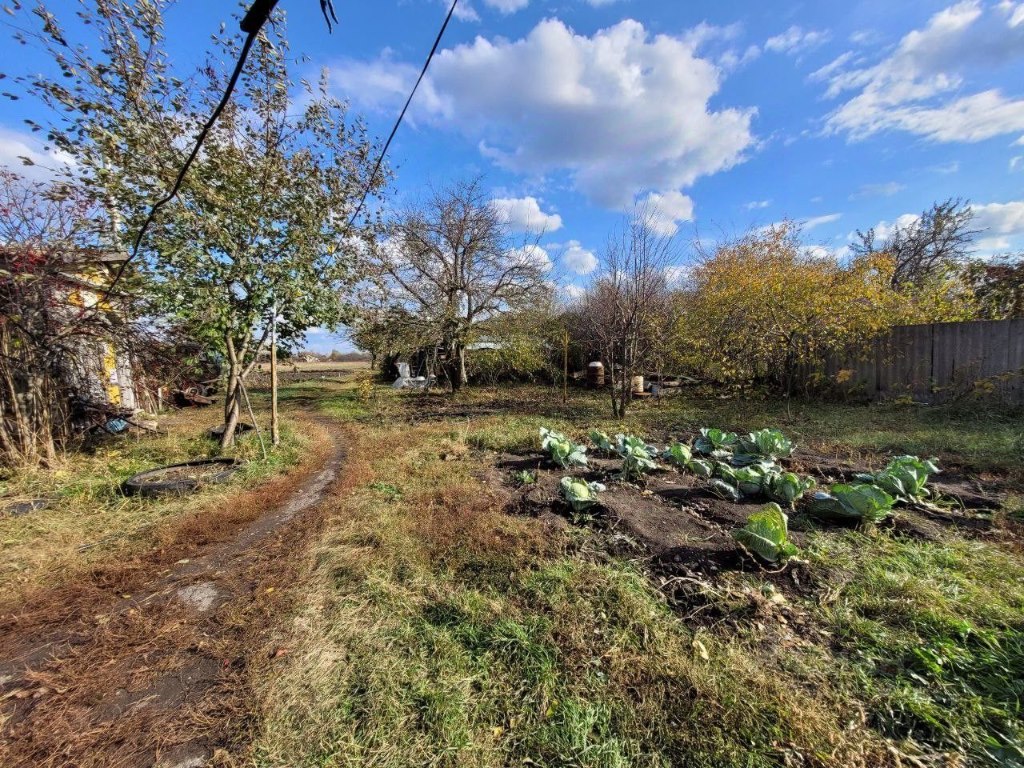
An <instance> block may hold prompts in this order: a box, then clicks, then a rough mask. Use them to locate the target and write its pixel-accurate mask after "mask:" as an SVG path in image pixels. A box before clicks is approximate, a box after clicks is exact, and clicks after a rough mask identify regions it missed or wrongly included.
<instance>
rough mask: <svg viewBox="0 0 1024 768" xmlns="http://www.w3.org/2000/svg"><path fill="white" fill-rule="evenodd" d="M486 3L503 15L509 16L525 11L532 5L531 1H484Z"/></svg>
mask: <svg viewBox="0 0 1024 768" xmlns="http://www.w3.org/2000/svg"><path fill="white" fill-rule="evenodd" d="M484 3H485V4H486V5H489V6H490V7H491V8H494V9H496V10H498V11H500V12H501V13H504V14H509V13H515V12H516V11H521V10H523V8H525V7H526V6H528V5H529V4H530V0H484Z"/></svg>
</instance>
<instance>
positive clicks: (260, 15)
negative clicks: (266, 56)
mask: <svg viewBox="0 0 1024 768" xmlns="http://www.w3.org/2000/svg"><path fill="white" fill-rule="evenodd" d="M276 4H277V0H256V2H254V3H253V5H252V7H251V8H250V9H249V12H248V13H247V14H246V15H245V18H243V19H242V23H241V28H242V30H243V31H244V32H248V34H247V35H246V38H245V42H244V43H243V44H242V50H241V52H240V53H239V56H238V61H237V62H236V63H235V68H234V70H233V71H232V73H231V77H230V78H229V79H228V84H227V87H226V88H225V89H224V94H223V95H222V96H221V99H220V101H219V102H218V103H217V106H216V108H215V109H214V110H213V112H212V113H211V114H210V117H209V118H208V119H207V121H206V123H205V124H204V125H203V129H202V131H200V132H199V135H198V136H197V137H196V141H195V144H194V146H193V147H192V151H191V152H190V153H189V156H188V158H187V159H186V160H185V164H184V165H183V166H182V167H181V170H180V171H179V172H178V175H177V177H176V178H175V180H174V184H173V186H172V187H171V189H170V191H169V192H168V193H167V194H166V195H164V196H163V197H162V198H160V200H158V201H157V202H156V203H154V204H153V206H152V207H151V208H150V209H149V214H148V215H147V216H146V219H145V221H144V222H143V223H142V226H141V227H140V228H139V231H138V234H136V236H135V240H134V242H133V243H132V250H131V253H129V254H128V257H127V258H126V259H125V260H124V261H122V262H121V265H120V266H119V267H118V270H117V272H116V273H115V275H114V279H113V280H112V281H111V282H110V285H109V286H108V287H107V289H106V291H105V292H104V299H103V300H106V299H107V298H109V297H110V295H111V293H112V292H113V290H114V288H115V287H117V284H118V283H119V282H120V281H121V278H122V277H123V276H124V273H125V270H127V268H128V265H129V264H130V263H131V262H132V261H133V260H134V259H135V258H136V257H137V256H138V254H139V249H140V248H141V247H142V239H143V238H144V237H145V235H146V231H147V230H148V229H149V227H150V225H151V224H152V223H153V221H154V220H155V219H156V215H157V213H159V211H160V209H161V208H163V207H164V206H165V205H167V204H168V203H169V202H171V201H172V200H173V199H174V198H175V197H176V196H177V194H178V191H179V190H180V189H181V185H182V183H183V182H184V181H185V176H186V174H188V171H189V169H190V168H191V167H192V164H193V163H194V162H195V160H196V158H197V157H198V156H199V151H200V149H202V146H203V142H204V141H206V137H207V136H208V135H209V133H210V131H211V130H212V128H213V125H214V123H216V122H217V118H219V117H220V115H221V113H222V112H223V111H224V109H225V108H226V107H227V105H228V102H229V101H230V100H231V95H232V94H233V93H234V90H235V86H236V85H237V84H238V78H239V77H240V76H241V74H242V70H243V68H244V67H245V62H246V60H247V59H248V57H249V51H250V50H251V49H252V45H253V43H254V42H255V41H256V37H257V36H258V35H259V32H260V30H261V29H262V28H263V25H264V24H266V22H267V19H269V18H270V13H271V11H272V10H273V9H274V6H275V5H276ZM458 4H459V0H452V5H451V8H449V9H448V15H447V16H445V19H444V23H443V24H442V25H441V29H440V30H438V33H437V37H436V38H434V45H433V46H432V47H431V49H430V53H429V54H428V55H427V60H426V61H425V62H423V68H422V69H421V70H420V74H419V77H417V78H416V82H415V83H414V84H413V87H412V90H411V91H410V92H409V98H407V99H406V100H405V105H404V106H403V107H402V111H401V113H399V115H398V119H397V120H396V121H395V124H394V127H392V129H391V133H390V134H389V135H388V139H387V141H386V142H384V148H383V149H382V150H381V153H380V156H379V157H378V158H377V162H376V164H375V165H374V167H373V172H372V173H371V174H370V177H369V179H368V180H367V182H366V186H365V188H364V189H363V194H362V197H361V198H360V200H359V205H357V206H356V210H355V211H354V212H353V214H352V216H351V217H350V218H349V222H348V227H351V226H352V225H353V224H354V223H355V220H356V217H358V216H359V214H360V213H361V212H362V210H363V207H364V206H365V205H366V199H367V197H368V196H369V194H370V190H371V189H372V188H373V183H374V181H376V179H377V174H378V173H380V169H381V166H382V165H383V164H384V158H385V156H386V155H387V153H388V149H389V148H390V147H391V142H392V141H393V140H394V138H395V134H396V133H398V128H399V126H401V124H402V120H403V119H404V118H405V113H406V112H407V111H408V109H409V105H410V104H411V103H412V99H413V96H415V95H416V91H417V89H419V87H420V83H421V82H422V81H423V78H424V77H425V76H426V74H427V69H428V68H429V67H430V62H431V61H433V59H434V54H436V53H437V49H438V47H440V45H441V39H442V38H443V37H444V33H445V31H446V30H447V29H448V24H449V22H451V20H452V16H453V15H454V14H455V7H456V6H457V5H458ZM320 9H321V11H322V12H323V14H324V18H325V19H326V20H327V27H328V31H329V32H330V31H332V28H331V17H333V18H334V21H335V23H337V16H335V15H334V4H333V2H331V0H321V2H320ZM328 14H330V17H329V16H328Z"/></svg>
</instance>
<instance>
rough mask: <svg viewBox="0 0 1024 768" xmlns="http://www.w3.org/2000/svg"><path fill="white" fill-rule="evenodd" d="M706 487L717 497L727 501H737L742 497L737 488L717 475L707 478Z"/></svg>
mask: <svg viewBox="0 0 1024 768" xmlns="http://www.w3.org/2000/svg"><path fill="white" fill-rule="evenodd" d="M707 488H708V490H709V491H711V493H713V494H714V495H715V496H717V497H718V498H720V499H725V500H727V501H739V500H740V499H741V498H743V497H742V495H741V494H740V491H739V488H737V487H736V486H735V485H732V484H730V483H728V482H726V481H725V480H722V479H721V478H719V477H712V478H711V479H710V480H708V485H707Z"/></svg>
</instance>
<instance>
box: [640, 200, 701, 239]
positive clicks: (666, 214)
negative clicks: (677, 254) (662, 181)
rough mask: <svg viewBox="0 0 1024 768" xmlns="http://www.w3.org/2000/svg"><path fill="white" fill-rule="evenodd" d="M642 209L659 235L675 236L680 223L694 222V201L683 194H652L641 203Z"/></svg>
mask: <svg viewBox="0 0 1024 768" xmlns="http://www.w3.org/2000/svg"><path fill="white" fill-rule="evenodd" d="M640 208H641V210H642V211H643V212H644V213H645V214H646V215H647V216H648V217H649V222H650V225H651V229H653V230H654V231H655V232H656V233H657V234H659V235H674V234H675V233H676V232H678V231H679V222H681V221H692V220H693V200H691V199H690V198H689V197H687V196H686V195H684V194H683V193H681V192H676V191H670V192H665V193H660V192H651V193H650V194H649V195H647V197H646V198H644V199H643V200H642V201H641V202H640Z"/></svg>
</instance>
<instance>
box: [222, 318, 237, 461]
mask: <svg viewBox="0 0 1024 768" xmlns="http://www.w3.org/2000/svg"><path fill="white" fill-rule="evenodd" d="M226 341H227V344H226V345H225V346H226V348H227V351H228V381H227V388H226V390H225V392H224V434H223V435H221V438H220V448H221V450H222V451H223V450H227V449H228V448H230V447H231V446H232V445H234V443H235V429H236V428H237V427H238V417H239V415H240V414H241V410H242V401H241V397H242V387H241V384H242V363H241V361H240V360H239V359H238V355H237V353H236V351H235V344H234V340H233V339H231V338H230V337H229V338H227V339H226Z"/></svg>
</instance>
